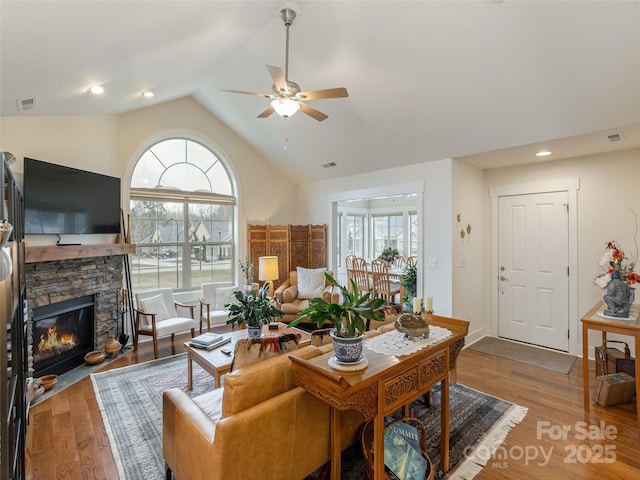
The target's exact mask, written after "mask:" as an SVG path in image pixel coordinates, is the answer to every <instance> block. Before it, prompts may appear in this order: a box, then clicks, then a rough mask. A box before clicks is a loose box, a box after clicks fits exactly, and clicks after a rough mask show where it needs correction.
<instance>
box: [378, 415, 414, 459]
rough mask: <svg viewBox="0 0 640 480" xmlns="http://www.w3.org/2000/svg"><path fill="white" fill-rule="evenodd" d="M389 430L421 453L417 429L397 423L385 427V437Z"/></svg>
mask: <svg viewBox="0 0 640 480" xmlns="http://www.w3.org/2000/svg"><path fill="white" fill-rule="evenodd" d="M389 430H394V431H395V432H396V433H397V434H398V435H400V436H401V437H402V438H404V439H405V440H406V441H407V443H408V444H409V445H411V446H412V447H413V448H415V449H416V450H417V451H418V452H420V451H421V448H420V432H418V428H417V427H414V426H413V425H410V424H408V423H405V422H398V423H396V424H394V425H391V426H390V427H387V429H386V430H385V432H384V433H385V436H386V435H387V432H388V431H389Z"/></svg>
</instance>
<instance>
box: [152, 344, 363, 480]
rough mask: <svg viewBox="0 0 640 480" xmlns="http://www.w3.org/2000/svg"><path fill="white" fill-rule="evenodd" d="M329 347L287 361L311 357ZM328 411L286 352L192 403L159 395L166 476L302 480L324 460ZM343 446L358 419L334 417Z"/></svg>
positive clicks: (182, 396) (176, 395)
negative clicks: (298, 377) (299, 381)
mask: <svg viewBox="0 0 640 480" xmlns="http://www.w3.org/2000/svg"><path fill="white" fill-rule="evenodd" d="M328 350H331V345H322V346H320V347H316V346H311V345H310V346H306V347H303V348H301V349H299V350H296V351H295V352H293V353H291V354H290V355H296V356H302V357H303V358H312V357H315V356H317V355H320V354H321V353H324V352H326V351H328ZM329 414H330V411H329V406H328V405H327V404H326V403H324V402H323V401H321V400H319V399H317V398H316V397H314V396H313V395H311V394H309V393H307V392H306V391H304V390H303V389H302V388H300V387H296V386H295V377H294V373H293V369H292V367H291V360H290V359H289V355H288V354H284V355H280V356H277V357H272V358H269V359H267V360H264V361H261V362H258V363H254V364H252V365H249V366H246V367H243V368H241V369H238V370H235V371H233V372H231V373H229V374H227V375H226V376H225V377H224V387H223V388H221V389H217V390H214V391H213V392H209V393H206V394H204V395H201V396H199V397H196V398H194V399H192V398H191V397H189V396H188V395H187V394H186V393H184V392H182V391H181V390H179V389H175V388H174V389H170V390H168V391H166V392H165V393H164V395H163V412H162V423H163V427H162V444H163V453H164V459H165V463H166V466H167V478H170V475H169V473H170V472H171V471H173V473H174V474H175V478H176V479H177V480H205V479H206V480H230V479H233V480H254V479H256V478H260V479H265V480H269V479H272V480H287V479H289V480H301V479H303V478H304V477H306V476H307V475H309V474H311V473H312V472H313V471H315V470H316V469H318V468H319V467H321V466H322V465H323V464H324V463H326V462H328V461H329V457H330V432H329V428H330V422H329V420H330V419H329ZM341 415H342V419H341V424H342V431H341V435H342V445H343V446H345V448H346V447H347V446H349V445H351V444H352V443H353V442H354V441H355V440H356V439H357V438H358V435H359V429H360V426H361V424H362V416H361V414H360V413H358V412H356V411H353V410H348V411H345V412H342V413H341Z"/></svg>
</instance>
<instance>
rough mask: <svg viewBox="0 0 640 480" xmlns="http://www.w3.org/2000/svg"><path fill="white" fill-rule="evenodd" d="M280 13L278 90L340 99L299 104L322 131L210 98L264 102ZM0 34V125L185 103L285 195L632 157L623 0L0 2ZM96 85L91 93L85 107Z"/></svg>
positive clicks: (638, 133)
mask: <svg viewBox="0 0 640 480" xmlns="http://www.w3.org/2000/svg"><path fill="white" fill-rule="evenodd" d="M285 6H287V7H290V8H293V9H294V10H295V11H296V12H297V18H296V19H295V21H294V22H293V25H292V26H291V29H290V53H289V55H290V58H289V80H292V81H294V82H296V83H298V84H299V85H300V86H301V88H302V90H316V89H324V88H332V87H346V88H347V90H348V92H349V96H348V97H347V98H339V99H325V100H313V101H309V105H311V106H313V107H314V108H316V109H318V110H320V111H322V112H324V113H326V114H327V115H329V118H328V119H326V120H325V121H323V122H318V121H316V120H314V119H313V118H311V117H309V116H306V115H304V114H303V113H301V112H299V113H297V114H296V115H294V116H292V117H290V118H289V119H287V120H284V119H283V118H281V117H279V116H278V115H276V114H273V115H271V116H269V117H268V118H264V119H259V118H256V117H257V115H258V114H259V113H260V112H262V111H263V110H265V109H266V108H267V107H268V106H269V99H267V98H262V97H259V96H250V95H238V94H232V93H226V92H223V91H221V89H237V90H245V91H251V92H264V93H269V92H271V87H272V83H273V81H272V79H271V77H270V75H269V73H268V71H267V68H266V66H265V65H266V64H272V65H277V66H280V67H282V68H284V58H285V27H284V25H283V22H282V20H281V19H280V16H279V12H280V10H281V9H282V8H283V7H285ZM0 28H1V30H0V42H1V43H0V62H1V63H0V68H1V70H0V94H1V95H0V108H1V110H0V111H1V114H2V116H31V115H102V114H105V115H107V114H118V113H122V112H127V111H131V110H135V109H139V108H143V107H146V106H149V105H152V104H155V103H159V102H165V101H168V100H172V99H176V98H181V97H184V96H189V95H191V96H193V97H194V98H195V99H197V100H198V101H199V102H200V103H201V104H202V105H203V106H204V107H205V108H207V109H208V110H210V111H211V113H212V114H213V115H215V116H216V117H217V118H219V119H220V120H221V121H222V122H224V123H225V124H226V125H228V126H229V127H230V128H232V129H233V130H234V131H235V132H237V133H238V135H240V136H241V137H242V138H243V139H244V140H246V141H247V142H248V143H249V144H251V145H253V147H254V148H255V149H256V150H258V151H259V152H261V153H262V154H263V155H264V156H265V157H266V158H268V159H269V160H270V161H271V162H273V163H274V165H276V166H277V167H278V168H279V169H281V170H282V171H287V172H290V174H291V176H292V179H293V180H295V181H297V182H306V181H310V180H312V179H329V178H333V177H340V176H345V175H353V174H357V173H362V172H366V171H371V170H378V169H383V168H387V167H390V166H400V165H410V164H416V163H421V162H425V161H432V160H439V159H443V158H452V157H453V158H461V159H463V160H465V161H468V162H470V163H473V164H475V165H478V166H480V167H481V168H493V167H497V166H505V165H514V164H519V163H530V162H535V161H542V160H540V159H537V158H536V157H534V156H533V154H534V153H535V152H536V151H537V149H540V148H544V149H548V150H551V151H552V152H554V153H553V155H551V156H550V157H545V158H544V159H543V160H545V161H550V160H554V159H558V158H566V157H571V156H575V155H586V154H590V153H597V152H602V151H607V150H613V149H628V148H634V147H638V146H640V2H638V1H637V0H629V1H542V2H541V1H523V0H477V1H352V0H349V1H298V2H284V3H283V2H281V1H160V0H159V1H99V0H98V1H69V0H65V1H55V0H52V1H7V0H1V1H0ZM93 84H105V85H106V88H107V90H106V93H105V94H104V95H102V96H101V97H94V96H91V95H90V94H88V93H87V88H88V87H89V86H91V85H93ZM147 89H153V90H154V92H155V96H154V97H153V98H152V99H147V98H143V97H142V96H141V93H142V92H143V91H144V90H147ZM31 98H35V99H36V103H35V106H34V108H32V109H30V110H24V111H19V110H18V108H17V104H18V103H20V102H21V101H22V100H25V99H31ZM613 133H621V134H622V137H623V140H622V141H618V142H610V141H609V140H608V139H607V135H609V134H613ZM285 147H286V148H285ZM0 149H1V147H0ZM486 152H490V153H486ZM328 162H335V163H336V166H335V167H333V168H323V167H322V165H323V164H325V163H328Z"/></svg>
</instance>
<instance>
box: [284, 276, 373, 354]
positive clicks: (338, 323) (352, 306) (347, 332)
mask: <svg viewBox="0 0 640 480" xmlns="http://www.w3.org/2000/svg"><path fill="white" fill-rule="evenodd" d="M324 276H325V277H326V279H327V281H328V282H329V283H330V284H331V285H333V286H334V287H336V288H338V289H339V290H340V297H341V299H342V301H341V302H340V303H329V302H327V301H326V300H324V299H322V298H312V299H310V300H309V308H307V309H306V310H304V311H303V312H302V314H301V315H300V317H299V318H298V319H296V320H294V321H293V322H291V323H290V324H289V326H290V327H295V326H296V325H299V324H300V323H301V322H303V321H309V322H311V323H315V324H316V325H318V327H322V326H323V325H324V323H325V321H329V322H330V323H331V325H333V327H334V330H332V331H331V337H332V338H333V350H334V355H335V357H336V359H337V360H338V361H340V362H343V363H354V362H358V361H359V360H360V359H361V357H362V339H363V337H362V333H363V332H364V331H365V329H366V326H367V325H366V320H382V319H383V318H384V315H383V314H382V312H380V311H378V309H379V308H380V307H381V306H382V305H384V300H383V299H381V298H370V293H369V292H366V293H361V292H360V291H359V290H358V286H357V285H356V282H355V281H354V280H351V291H349V289H347V288H346V287H345V286H343V285H340V284H339V283H338V282H337V281H336V280H335V279H334V278H333V277H332V276H331V275H329V274H328V273H325V274H324ZM352 345H353V346H352Z"/></svg>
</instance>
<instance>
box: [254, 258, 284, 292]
mask: <svg viewBox="0 0 640 480" xmlns="http://www.w3.org/2000/svg"><path fill="white" fill-rule="evenodd" d="M279 278H280V273H279V272H278V257H258V280H264V281H265V282H267V283H268V284H269V297H273V281H274V280H278V279H279Z"/></svg>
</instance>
